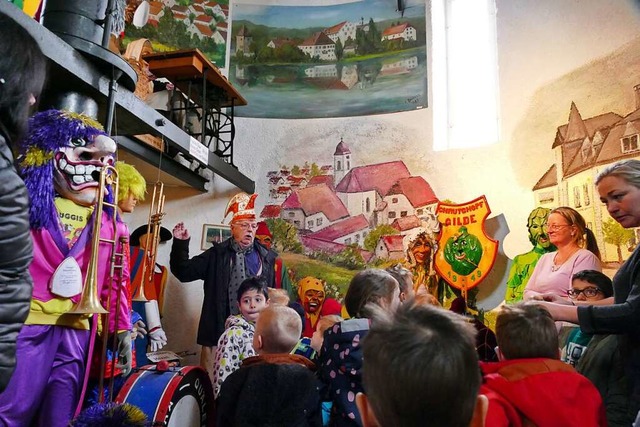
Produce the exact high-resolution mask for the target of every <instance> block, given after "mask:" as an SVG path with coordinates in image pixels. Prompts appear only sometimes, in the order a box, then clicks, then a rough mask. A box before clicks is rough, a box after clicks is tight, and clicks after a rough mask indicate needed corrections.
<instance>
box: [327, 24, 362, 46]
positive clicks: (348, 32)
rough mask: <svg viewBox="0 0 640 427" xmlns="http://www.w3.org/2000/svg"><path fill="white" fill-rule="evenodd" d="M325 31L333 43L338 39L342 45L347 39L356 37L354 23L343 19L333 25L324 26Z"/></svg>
mask: <svg viewBox="0 0 640 427" xmlns="http://www.w3.org/2000/svg"><path fill="white" fill-rule="evenodd" d="M323 33H325V34H326V35H327V36H328V37H329V38H330V39H331V40H332V41H333V42H334V43H337V42H338V40H340V43H341V44H342V46H344V45H345V43H346V42H347V40H348V39H351V40H355V39H356V24H355V23H353V22H347V21H343V22H341V23H339V24H336V25H334V26H333V27H329V28H325V29H324V31H323Z"/></svg>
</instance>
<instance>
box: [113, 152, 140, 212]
mask: <svg viewBox="0 0 640 427" xmlns="http://www.w3.org/2000/svg"><path fill="white" fill-rule="evenodd" d="M116 170H117V171H118V186H119V188H118V203H120V202H122V201H123V200H124V199H126V198H127V197H129V193H131V194H133V196H134V197H135V198H136V199H138V200H140V201H142V200H144V194H145V193H146V192H147V181H145V179H144V177H143V176H142V175H140V172H138V171H137V170H136V168H134V167H133V166H131V165H128V164H126V163H125V162H123V161H118V162H116Z"/></svg>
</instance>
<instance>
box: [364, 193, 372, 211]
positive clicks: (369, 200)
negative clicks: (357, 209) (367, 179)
mask: <svg viewBox="0 0 640 427" xmlns="http://www.w3.org/2000/svg"><path fill="white" fill-rule="evenodd" d="M365 204H366V205H367V206H366V209H367V212H371V199H369V198H368V197H367V201H366V203H365Z"/></svg>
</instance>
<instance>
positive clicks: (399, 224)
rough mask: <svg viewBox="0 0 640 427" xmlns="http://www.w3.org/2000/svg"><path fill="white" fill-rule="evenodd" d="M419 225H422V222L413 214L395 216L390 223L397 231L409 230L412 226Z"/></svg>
mask: <svg viewBox="0 0 640 427" xmlns="http://www.w3.org/2000/svg"><path fill="white" fill-rule="evenodd" d="M421 225H422V222H421V221H420V218H418V217H417V216H415V215H409V216H405V217H402V218H396V219H395V220H394V221H393V222H392V223H391V226H392V227H393V228H395V229H396V230H398V231H407V230H411V229H412V228H416V227H420V226H421Z"/></svg>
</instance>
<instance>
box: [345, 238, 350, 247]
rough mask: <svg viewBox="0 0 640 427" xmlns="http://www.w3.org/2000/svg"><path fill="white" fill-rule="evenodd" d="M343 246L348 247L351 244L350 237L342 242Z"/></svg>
mask: <svg viewBox="0 0 640 427" xmlns="http://www.w3.org/2000/svg"><path fill="white" fill-rule="evenodd" d="M344 244H345V245H350V244H351V237H349V238H348V239H345V240H344Z"/></svg>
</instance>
